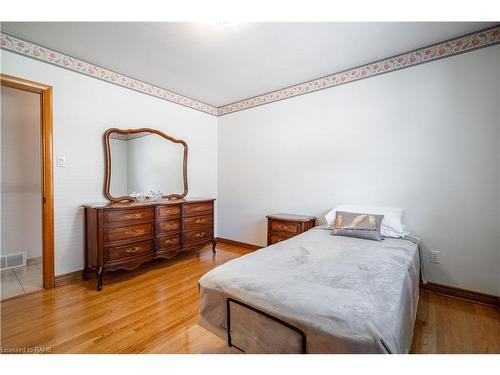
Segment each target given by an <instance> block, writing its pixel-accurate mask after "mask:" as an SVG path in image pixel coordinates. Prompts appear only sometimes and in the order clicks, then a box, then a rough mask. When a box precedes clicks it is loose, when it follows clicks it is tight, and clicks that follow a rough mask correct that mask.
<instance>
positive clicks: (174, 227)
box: [165, 224, 179, 229]
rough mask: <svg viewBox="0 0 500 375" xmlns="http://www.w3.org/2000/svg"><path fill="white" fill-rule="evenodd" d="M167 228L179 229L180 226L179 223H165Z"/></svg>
mask: <svg viewBox="0 0 500 375" xmlns="http://www.w3.org/2000/svg"><path fill="white" fill-rule="evenodd" d="M165 228H167V229H177V228H179V226H178V225H177V224H165Z"/></svg>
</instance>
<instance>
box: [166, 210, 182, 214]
mask: <svg viewBox="0 0 500 375" xmlns="http://www.w3.org/2000/svg"><path fill="white" fill-rule="evenodd" d="M165 213H166V214H167V215H173V214H178V213H179V211H177V210H165Z"/></svg>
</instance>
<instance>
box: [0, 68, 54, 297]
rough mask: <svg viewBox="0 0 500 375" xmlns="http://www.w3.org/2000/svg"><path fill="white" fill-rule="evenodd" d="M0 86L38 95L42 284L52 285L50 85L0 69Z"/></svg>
mask: <svg viewBox="0 0 500 375" xmlns="http://www.w3.org/2000/svg"><path fill="white" fill-rule="evenodd" d="M0 84H1V86H5V87H10V88H14V89H19V90H23V91H29V92H33V93H36V94H39V95H40V119H41V121H40V122H41V123H40V135H41V149H42V153H41V157H42V202H41V203H42V257H43V287H44V288H45V289H50V288H53V287H54V184H53V176H54V171H53V164H52V86H48V85H45V84H43V83H38V82H33V81H28V80H26V79H23V78H18V77H13V76H10V75H7V74H3V73H0Z"/></svg>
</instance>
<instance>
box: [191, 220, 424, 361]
mask: <svg viewBox="0 0 500 375" xmlns="http://www.w3.org/2000/svg"><path fill="white" fill-rule="evenodd" d="M419 273H420V255H419V248H418V245H417V244H416V243H414V242H412V241H409V240H406V239H396V238H387V239H385V240H383V241H382V242H378V241H371V240H365V239H360V238H352V237H343V236H332V235H331V234H330V231H329V230H326V229H325V228H323V227H317V228H315V229H311V230H309V231H307V232H305V233H303V234H301V235H299V236H296V237H294V238H291V239H289V240H286V241H283V242H280V243H278V244H275V245H272V246H269V247H266V248H264V249H261V250H258V251H255V252H253V253H251V254H248V255H245V256H243V257H240V258H238V259H235V260H232V261H229V262H227V263H225V264H223V265H221V266H219V267H217V268H215V269H213V270H212V271H210V272H208V273H207V274H205V275H204V276H203V277H202V278H201V279H200V281H199V287H200V320H199V324H200V325H201V326H202V327H204V328H206V329H207V330H209V331H210V332H212V333H214V334H216V335H217V336H219V337H221V338H223V339H224V340H227V341H228V344H229V345H230V346H234V347H236V348H237V349H239V350H241V351H244V352H247V353H408V352H409V350H410V346H411V342H412V336H413V326H414V323H415V316H416V311H417V303H418V292H419V290H418V288H419ZM228 325H230V330H229V332H228V330H227V326H228Z"/></svg>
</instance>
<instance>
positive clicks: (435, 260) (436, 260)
mask: <svg viewBox="0 0 500 375" xmlns="http://www.w3.org/2000/svg"><path fill="white" fill-rule="evenodd" d="M431 263H436V264H439V263H440V261H439V251H431Z"/></svg>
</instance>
